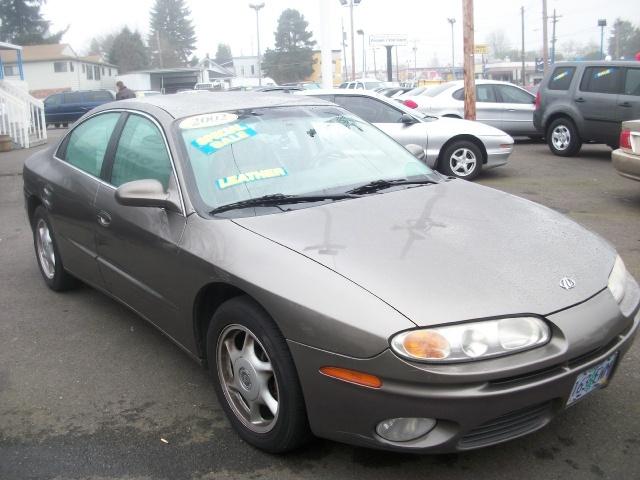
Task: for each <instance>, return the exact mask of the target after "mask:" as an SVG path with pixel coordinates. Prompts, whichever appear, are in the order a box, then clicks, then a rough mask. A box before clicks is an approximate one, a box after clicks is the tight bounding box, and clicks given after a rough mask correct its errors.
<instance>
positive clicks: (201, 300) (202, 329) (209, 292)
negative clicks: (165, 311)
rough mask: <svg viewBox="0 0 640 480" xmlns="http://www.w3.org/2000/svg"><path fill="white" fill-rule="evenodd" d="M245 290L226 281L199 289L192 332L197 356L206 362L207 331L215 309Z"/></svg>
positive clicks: (243, 293)
mask: <svg viewBox="0 0 640 480" xmlns="http://www.w3.org/2000/svg"><path fill="white" fill-rule="evenodd" d="M239 295H246V293H245V292H243V291H242V290H240V289H239V288H237V287H234V286H233V285H229V284H227V283H210V284H208V285H205V286H204V287H202V288H201V289H200V291H199V292H198V294H197V295H196V299H195V301H194V303H193V333H194V335H195V340H196V347H197V349H198V357H200V358H201V359H203V360H204V361H205V363H206V359H207V331H208V330H209V323H210V322H211V318H212V317H213V315H214V313H215V312H216V310H217V309H218V308H219V307H220V305H222V304H223V303H224V302H226V301H227V300H230V299H232V298H234V297H237V296H239Z"/></svg>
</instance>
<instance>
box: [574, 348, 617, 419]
mask: <svg viewBox="0 0 640 480" xmlns="http://www.w3.org/2000/svg"><path fill="white" fill-rule="evenodd" d="M617 358H618V352H616V353H614V354H613V355H611V356H610V357H609V358H607V359H606V360H605V361H603V362H601V363H599V364H598V365H595V366H593V367H591V368H590V369H588V370H585V371H584V372H582V373H581V374H580V375H578V378H576V383H574V384H573V390H571V395H569V400H567V407H568V406H569V405H573V404H574V403H576V402H577V401H578V400H580V399H581V398H583V397H585V396H586V395H588V394H590V393H591V392H593V391H594V390H598V389H599V388H602V387H605V386H606V385H607V383H608V382H609V377H610V376H611V372H612V371H613V367H614V365H615V364H616V359H617Z"/></svg>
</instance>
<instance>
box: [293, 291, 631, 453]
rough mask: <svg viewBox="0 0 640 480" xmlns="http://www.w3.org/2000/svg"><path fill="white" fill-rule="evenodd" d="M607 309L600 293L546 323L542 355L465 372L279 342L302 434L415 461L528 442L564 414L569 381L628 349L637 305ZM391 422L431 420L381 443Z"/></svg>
mask: <svg viewBox="0 0 640 480" xmlns="http://www.w3.org/2000/svg"><path fill="white" fill-rule="evenodd" d="M636 288H637V287H636ZM636 294H637V292H636ZM636 297H637V295H636ZM612 303H613V304H614V305H615V302H614V301H613V299H612V297H611V295H610V294H609V293H608V291H606V290H605V291H602V292H600V293H599V294H598V295H596V296H595V297H593V298H592V299H590V300H588V301H587V302H584V303H583V304H580V305H578V306H575V307H572V308H570V309H567V310H564V311H562V312H558V313H556V314H553V315H550V316H548V317H547V318H548V320H549V321H550V323H551V324H552V327H553V330H554V337H553V339H552V341H551V342H550V343H549V344H547V345H546V346H545V347H540V348H539V349H535V350H531V351H528V352H523V353H520V354H516V355H511V356H509V357H503V358H502V359H491V360H484V361H481V362H472V363H466V364H455V365H437V366H434V365H425V364H414V363H409V362H406V361H404V360H402V359H400V358H399V357H397V356H396V355H395V354H393V353H392V352H391V351H390V350H386V351H384V352H382V353H381V354H379V355H377V356H375V357H373V358H369V359H356V358H351V357H345V356H342V355H338V354H334V353H330V352H327V351H323V350H319V349H316V348H312V347H309V346H306V345H301V344H299V343H295V342H289V345H290V349H291V352H292V354H293V357H294V360H295V363H296V366H297V369H298V373H299V378H300V381H301V384H302V388H303V393H304V397H305V402H306V406H307V413H308V416H309V422H310V425H311V429H312V431H313V432H314V434H315V435H317V436H319V437H323V438H328V439H332V440H336V441H340V442H344V443H350V444H354V445H359V446H365V447H370V448H378V449H385V450H398V451H411V452H416V453H445V452H455V451H463V450H469V449H474V448H479V447H484V446H488V445H493V444H497V443H501V442H504V441H507V440H511V439H514V438H517V437H520V436H522V435H526V434H528V433H531V432H533V431H535V430H538V429H539V428H542V427H543V426H544V425H546V424H547V423H548V422H549V421H550V420H551V419H552V418H553V417H554V416H555V415H556V414H558V413H559V412H560V411H562V410H563V409H564V408H565V405H566V403H567V399H568V397H569V395H570V393H571V390H572V388H573V385H574V383H575V380H576V377H577V376H578V374H579V373H581V372H583V371H584V370H586V369H588V368H590V367H592V366H595V365H597V364H598V363H599V362H602V361H604V360H605V359H607V358H608V357H609V356H611V355H613V354H614V353H616V352H617V353H618V359H617V365H619V363H620V361H621V359H622V357H623V355H624V354H625V353H626V351H627V350H628V349H629V347H630V346H631V343H632V341H633V338H634V336H635V335H636V332H637V330H638V324H639V323H640V313H638V302H637V298H635V299H634V306H633V307H632V309H633V311H632V312H627V315H626V316H625V315H621V313H620V309H619V308H618V307H617V305H615V310H616V311H615V312H612V310H611V307H612ZM601 316H604V317H605V318H604V321H602V322H600V324H599V322H598V321H597V320H598V317H601ZM589 317H591V318H589ZM585 319H586V320H585ZM575 327H578V328H577V330H576V332H575V333H574V334H573V335H564V334H563V328H565V329H566V331H573V329H574V328H575ZM581 327H583V328H581ZM617 365H616V368H617ZM322 366H337V367H342V368H348V369H353V370H357V371H361V372H365V373H370V374H374V375H378V376H379V377H380V378H381V379H382V381H383V385H382V387H381V388H380V389H372V388H366V387H361V386H356V385H353V384H349V383H345V382H342V381H339V380H336V379H333V378H330V377H326V376H323V375H322V374H320V373H319V369H320V367H322ZM613 373H614V375H615V370H614V372H613ZM398 417H424V418H434V419H436V420H437V424H436V426H435V427H434V429H433V430H431V431H430V432H429V433H427V434H426V435H425V436H423V437H421V438H418V439H416V440H412V441H408V442H389V441H387V440H385V439H383V438H381V437H380V436H378V435H377V434H376V433H375V427H376V425H377V424H378V423H379V422H381V421H383V420H386V419H389V418H398Z"/></svg>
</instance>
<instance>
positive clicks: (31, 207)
mask: <svg viewBox="0 0 640 480" xmlns="http://www.w3.org/2000/svg"><path fill="white" fill-rule="evenodd" d="M40 205H42V202H41V201H40V199H39V198H38V197H36V196H35V195H29V197H28V198H27V215H28V216H29V225H31V226H33V214H34V213H35V211H36V208H38V207H39V206H40Z"/></svg>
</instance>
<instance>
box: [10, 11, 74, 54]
mask: <svg viewBox="0 0 640 480" xmlns="http://www.w3.org/2000/svg"><path fill="white" fill-rule="evenodd" d="M43 3H45V0H0V41H5V42H9V43H15V44H17V45H37V44H41V43H60V40H61V39H62V36H63V35H64V34H65V33H66V32H67V30H68V29H69V27H67V28H66V29H65V30H62V31H59V32H57V33H53V34H52V33H50V32H49V28H50V26H51V22H49V21H47V20H45V19H44V18H43V17H42V15H41V13H40V7H42V4H43Z"/></svg>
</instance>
